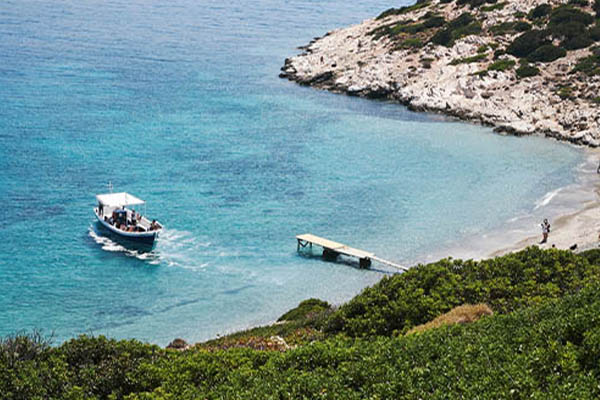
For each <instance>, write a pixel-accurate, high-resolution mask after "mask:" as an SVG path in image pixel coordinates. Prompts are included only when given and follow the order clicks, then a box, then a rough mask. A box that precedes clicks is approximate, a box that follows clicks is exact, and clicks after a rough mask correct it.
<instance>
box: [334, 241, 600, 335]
mask: <svg viewBox="0 0 600 400" xmlns="http://www.w3.org/2000/svg"><path fill="white" fill-rule="evenodd" d="M599 278H600V267H599V266H590V265H589V263H588V262H587V260H585V259H584V258H581V257H578V256H577V255H575V254H573V253H571V252H568V251H558V250H552V251H547V252H546V251H543V250H540V249H538V248H536V247H532V248H528V249H526V250H523V251H521V252H518V253H514V254H510V255H507V256H503V257H498V258H495V259H492V260H484V261H481V262H475V261H462V260H441V261H438V262H436V263H433V264H428V265H419V266H418V267H414V268H411V269H410V270H409V271H407V272H406V273H403V274H401V275H395V276H392V277H388V278H383V279H382V280H381V281H380V282H379V283H378V284H376V285H375V286H373V287H371V288H367V289H365V290H364V291H363V292H362V293H361V294H360V295H358V296H356V297H355V298H353V299H352V300H351V301H349V302H348V303H346V304H344V305H343V306H341V307H340V309H339V310H338V311H336V312H335V313H333V314H332V316H331V317H330V319H329V322H328V325H327V326H328V328H327V331H328V332H344V333H345V334H347V335H350V336H371V335H391V334H393V333H394V332H399V333H403V332H406V331H407V330H408V329H410V328H412V327H413V326H415V325H420V324H423V323H425V322H428V321H430V320H432V319H433V318H435V317H436V316H438V315H441V314H443V313H445V312H447V311H449V310H450V309H452V308H454V307H455V306H458V305H461V304H465V303H468V304H477V303H486V304H488V305H489V306H490V307H491V308H492V309H493V310H494V311H495V312H500V313H505V312H510V311H512V310H514V309H516V308H518V307H520V306H523V305H527V304H533V303H539V302H542V301H544V299H550V298H556V297H559V296H561V295H562V293H566V292H568V291H570V290H574V289H576V288H579V287H581V286H582V285H583V284H584V283H585V282H587V281H589V280H591V279H593V280H597V279H599Z"/></svg>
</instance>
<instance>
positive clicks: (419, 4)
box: [375, 0, 430, 19]
mask: <svg viewBox="0 0 600 400" xmlns="http://www.w3.org/2000/svg"><path fill="white" fill-rule="evenodd" d="M429 4H430V3H429V1H423V0H417V3H416V4H414V5H412V6H405V7H400V8H390V9H388V10H385V11H384V12H382V13H381V14H379V15H378V16H377V17H376V18H375V19H383V18H386V17H389V16H391V15H401V14H406V13H409V12H411V11H416V10H419V9H421V8H425V7H427V6H428V5H429Z"/></svg>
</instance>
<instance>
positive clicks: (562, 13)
mask: <svg viewBox="0 0 600 400" xmlns="http://www.w3.org/2000/svg"><path fill="white" fill-rule="evenodd" d="M569 22H579V23H582V24H584V25H589V24H591V23H593V22H594V17H592V16H591V15H590V14H588V13H586V12H584V11H581V10H579V9H577V8H574V7H571V6H560V7H557V8H555V9H554V10H552V12H551V13H550V21H549V24H550V25H561V24H565V23H569Z"/></svg>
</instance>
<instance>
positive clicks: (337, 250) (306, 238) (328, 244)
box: [296, 233, 408, 271]
mask: <svg viewBox="0 0 600 400" xmlns="http://www.w3.org/2000/svg"><path fill="white" fill-rule="evenodd" d="M296 240H298V245H297V248H298V251H300V248H303V247H306V246H310V247H311V248H312V246H313V244H315V245H317V246H320V247H322V248H323V257H324V258H326V259H331V260H335V259H336V258H337V256H338V255H340V254H343V255H346V256H350V257H356V258H358V260H359V265H360V267H361V268H368V267H369V266H371V260H373V261H377V262H379V263H382V264H384V265H387V266H390V267H393V268H396V269H400V270H403V271H406V270H408V268H406V267H404V266H402V265H400V264H396V263H394V262H392V261H388V260H385V259H383V258H380V257H377V256H376V255H375V253H371V252H368V251H364V250H359V249H355V248H353V247H350V246H346V245H345V244H342V243H338V242H334V241H333V240H329V239H325V238H322V237H319V236H316V235H313V234H311V233H305V234H303V235H298V236H296Z"/></svg>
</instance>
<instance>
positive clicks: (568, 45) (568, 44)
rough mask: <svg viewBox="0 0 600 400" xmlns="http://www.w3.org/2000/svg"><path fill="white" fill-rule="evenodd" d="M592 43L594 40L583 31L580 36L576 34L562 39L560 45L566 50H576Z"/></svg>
mask: <svg viewBox="0 0 600 400" xmlns="http://www.w3.org/2000/svg"><path fill="white" fill-rule="evenodd" d="M592 43H594V40H593V39H592V38H591V37H590V35H589V34H588V33H587V32H585V33H583V34H582V35H581V36H576V37H573V38H569V39H566V40H564V41H562V42H561V45H562V46H564V47H565V49H568V50H577V49H584V48H586V47H588V46H589V45H591V44H592Z"/></svg>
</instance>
